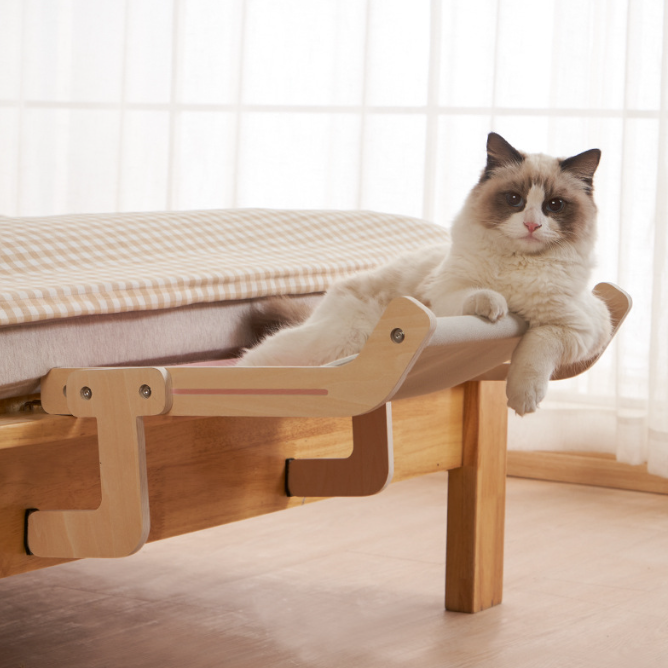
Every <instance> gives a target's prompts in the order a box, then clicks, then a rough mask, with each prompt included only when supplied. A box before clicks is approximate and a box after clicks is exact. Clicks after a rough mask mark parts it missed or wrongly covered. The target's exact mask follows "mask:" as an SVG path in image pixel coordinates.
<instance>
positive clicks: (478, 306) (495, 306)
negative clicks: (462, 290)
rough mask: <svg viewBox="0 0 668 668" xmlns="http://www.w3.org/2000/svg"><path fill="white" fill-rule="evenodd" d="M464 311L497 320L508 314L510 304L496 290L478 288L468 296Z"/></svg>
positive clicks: (493, 320)
mask: <svg viewBox="0 0 668 668" xmlns="http://www.w3.org/2000/svg"><path fill="white" fill-rule="evenodd" d="M463 312H464V315H481V316H482V317H483V318H487V319H488V320H489V321H490V322H496V321H497V320H500V319H501V318H503V317H504V316H506V315H507V314H508V304H507V303H506V300H505V298H504V296H503V295H501V294H499V293H498V292H495V291H494V290H477V291H476V292H474V293H473V294H472V295H469V296H468V297H467V298H466V301H465V302H464V307H463Z"/></svg>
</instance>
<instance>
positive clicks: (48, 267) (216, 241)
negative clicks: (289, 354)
mask: <svg viewBox="0 0 668 668" xmlns="http://www.w3.org/2000/svg"><path fill="white" fill-rule="evenodd" d="M448 238H449V237H448V232H447V231H446V230H444V229H443V228H441V227H438V226H437V225H434V224H432V223H428V222H425V221H422V220H418V219H415V218H408V217H406V216H398V215H390V214H382V213H373V212H367V211H294V210H286V211H279V210H268V209H235V210H220V211H183V212H167V213H126V214H105V215H88V214H86V215H68V216H53V217H44V218H0V327H2V326H6V325H17V324H21V323H26V322H38V321H45V320H53V319H58V318H70V317H73V316H82V315H100V314H109V313H125V312H129V311H149V310H157V309H166V308H174V307H178V306H186V305H189V304H197V303H210V302H218V301H225V300H241V299H248V298H254V297H263V296H267V295H279V294H293V295H295V294H308V293H313V292H322V291H324V290H326V289H327V288H328V287H329V285H330V284H331V283H332V282H333V281H335V280H336V279H338V278H341V277H343V276H346V275H348V274H350V273H353V272H356V271H360V270H364V269H371V268H373V267H376V266H378V265H379V264H381V263H383V262H385V261H387V260H389V259H391V258H393V257H396V256H397V255H399V254H401V253H404V252H407V251H411V250H416V249H418V248H421V247H424V246H427V245H433V244H434V243H443V242H446V241H447V240H448ZM0 332H1V329H0Z"/></svg>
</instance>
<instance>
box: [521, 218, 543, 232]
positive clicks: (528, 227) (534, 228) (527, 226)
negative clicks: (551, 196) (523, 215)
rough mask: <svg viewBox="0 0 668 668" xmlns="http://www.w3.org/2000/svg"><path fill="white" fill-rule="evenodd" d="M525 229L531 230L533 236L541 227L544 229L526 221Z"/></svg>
mask: <svg viewBox="0 0 668 668" xmlns="http://www.w3.org/2000/svg"><path fill="white" fill-rule="evenodd" d="M524 227H526V228H527V230H529V232H531V234H533V233H534V232H535V231H536V230H537V229H538V228H539V227H542V225H539V224H538V223H528V222H526V221H524Z"/></svg>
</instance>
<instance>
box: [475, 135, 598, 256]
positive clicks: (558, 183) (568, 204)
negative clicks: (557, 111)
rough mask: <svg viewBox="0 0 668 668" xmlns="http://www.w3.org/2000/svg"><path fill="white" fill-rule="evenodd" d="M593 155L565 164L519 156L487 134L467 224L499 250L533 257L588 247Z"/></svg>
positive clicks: (592, 206)
mask: <svg viewBox="0 0 668 668" xmlns="http://www.w3.org/2000/svg"><path fill="white" fill-rule="evenodd" d="M600 159H601V152H600V151H599V150H598V149H596V148H595V149H591V150H590V151H585V152H584V153H580V154H578V155H575V156H573V157H571V158H566V159H559V158H552V157H549V156H547V155H543V154H540V153H537V154H525V153H521V152H520V151H518V150H517V149H515V148H513V147H512V146H511V145H510V144H509V143H508V142H507V141H506V140H505V139H504V138H503V137H501V136H500V135H498V134H496V133H494V132H492V133H490V134H489V136H488V138H487V164H486V166H485V169H484V171H483V173H482V175H481V177H480V181H479V182H478V184H477V185H476V187H475V188H474V189H473V191H472V193H471V198H470V200H469V206H471V207H472V211H471V212H472V213H473V221H472V222H474V223H478V224H480V225H482V226H483V227H485V228H487V229H489V230H493V231H494V234H495V236H496V235H498V240H499V242H500V243H502V244H503V246H504V247H507V248H510V249H512V250H513V251H515V252H519V253H527V254H536V253H541V252H543V251H545V250H547V249H548V248H551V247H554V246H555V245H564V244H569V245H570V244H574V245H584V246H589V245H590V244H591V242H593V239H594V235H595V226H596V204H595V203H594V199H593V177H594V172H595V171H596V168H597V166H598V163H599V160H600Z"/></svg>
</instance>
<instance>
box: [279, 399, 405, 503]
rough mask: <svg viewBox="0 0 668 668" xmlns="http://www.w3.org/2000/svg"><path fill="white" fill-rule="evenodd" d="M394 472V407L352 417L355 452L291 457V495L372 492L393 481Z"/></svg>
mask: <svg viewBox="0 0 668 668" xmlns="http://www.w3.org/2000/svg"><path fill="white" fill-rule="evenodd" d="M393 473H394V455H393V447H392V408H391V404H389V403H387V404H383V405H382V406H380V407H379V408H376V410H374V411H371V412H370V413H366V414H364V415H356V416H355V417H353V452H352V454H351V455H350V457H348V458H346V459H288V461H287V462H286V468H285V489H286V491H287V494H288V496H315V497H322V496H369V495H371V494H377V493H378V492H381V491H382V490H383V489H385V487H387V486H388V485H389V484H390V481H391V480H392V474H393Z"/></svg>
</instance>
